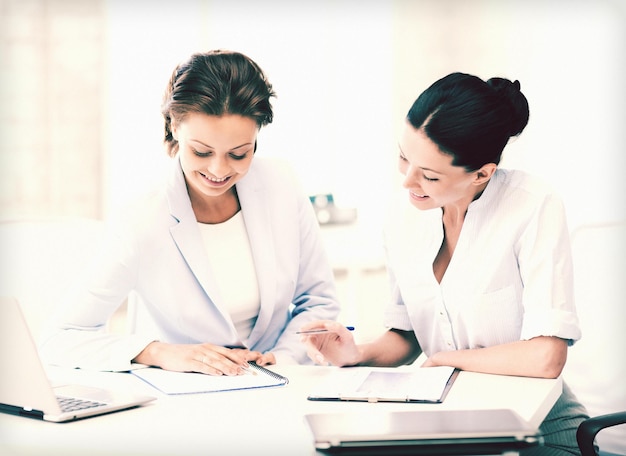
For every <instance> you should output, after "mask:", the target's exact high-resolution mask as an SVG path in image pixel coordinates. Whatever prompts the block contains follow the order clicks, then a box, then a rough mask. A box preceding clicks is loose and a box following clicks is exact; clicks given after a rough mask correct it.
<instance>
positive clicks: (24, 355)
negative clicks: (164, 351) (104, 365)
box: [0, 297, 156, 422]
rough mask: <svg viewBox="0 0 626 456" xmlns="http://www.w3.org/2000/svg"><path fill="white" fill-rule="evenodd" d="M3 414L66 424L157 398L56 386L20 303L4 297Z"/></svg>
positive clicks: (0, 307)
mask: <svg viewBox="0 0 626 456" xmlns="http://www.w3.org/2000/svg"><path fill="white" fill-rule="evenodd" d="M0 365H1V366H2V375H0V412H5V413H11V414H14V415H20V416H26V417H31V418H38V419H42V420H46V421H54V422H63V421H71V420H77V419H80V418H86V417H89V416H94V415H101V414H104V413H109V412H114V411H117V410H123V409H128V408H131V407H136V406H139V405H142V404H145V403H147V402H150V401H152V400H154V399H156V398H155V397H152V396H137V395H131V394H127V393H122V392H114V391H110V390H104V389H99V388H93V387H87V386H81V385H63V386H58V387H54V388H53V387H52V385H51V384H50V382H49V380H48V377H47V376H46V372H45V370H44V367H43V364H42V363H41V360H40V359H39V353H38V352H37V346H36V345H35V342H34V340H33V337H32V335H31V333H30V330H29V328H28V324H27V323H26V320H25V318H24V315H23V313H22V309H21V307H20V305H19V303H18V301H17V300H16V299H14V298H6V297H1V298H0Z"/></svg>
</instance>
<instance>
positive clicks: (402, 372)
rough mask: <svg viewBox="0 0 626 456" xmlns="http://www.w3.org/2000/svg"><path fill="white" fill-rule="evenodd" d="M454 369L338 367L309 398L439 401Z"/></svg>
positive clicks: (440, 367) (439, 367) (443, 367)
mask: <svg viewBox="0 0 626 456" xmlns="http://www.w3.org/2000/svg"><path fill="white" fill-rule="evenodd" d="M454 370H455V369H454V368H453V367H448V366H437V367H421V368H412V369H400V368H344V369H338V370H337V371H335V372H333V373H332V374H331V375H330V376H329V377H328V378H326V379H325V380H324V381H323V382H322V383H321V384H320V385H319V386H318V387H317V388H315V390H314V391H312V392H311V394H310V396H309V398H310V399H319V400H323V399H327V400H332V399H336V400H376V399H377V400H380V401H387V400H388V401H407V402H408V401H418V402H440V401H441V400H442V399H443V397H444V396H445V392H446V391H447V387H448V386H449V381H450V378H451V376H452V375H453V373H454Z"/></svg>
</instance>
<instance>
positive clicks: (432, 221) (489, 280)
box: [385, 169, 581, 356]
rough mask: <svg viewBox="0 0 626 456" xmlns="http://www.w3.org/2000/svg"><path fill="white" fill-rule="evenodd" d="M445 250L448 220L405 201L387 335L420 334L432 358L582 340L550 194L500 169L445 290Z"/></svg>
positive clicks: (391, 232)
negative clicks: (439, 274) (440, 268)
mask: <svg viewBox="0 0 626 456" xmlns="http://www.w3.org/2000/svg"><path fill="white" fill-rule="evenodd" d="M442 241H443V225H442V210H441V209H440V208H438V209H432V210H427V211H422V210H419V209H417V208H415V207H414V206H412V205H411V204H410V203H409V202H408V195H404V198H403V201H402V203H401V208H399V210H398V211H396V213H395V215H394V216H392V217H391V218H390V219H389V224H388V226H387V228H386V230H385V247H386V251H387V257H388V258H387V259H388V268H389V273H390V278H391V286H392V293H393V294H392V302H391V303H390V305H389V306H388V309H387V311H386V313H385V325H386V326H388V327H391V328H397V329H402V330H413V331H415V334H416V337H417V339H418V341H419V344H420V346H421V348H422V350H423V351H424V353H426V355H427V356H430V355H432V354H434V353H436V352H438V351H446V350H455V349H469V348H482V347H488V346H493V345H498V344H503V343H508V342H512V341H516V340H524V339H530V338H532V337H536V336H540V335H545V336H557V337H561V338H563V339H567V340H568V341H569V343H570V344H571V343H573V342H574V341H575V340H578V339H579V338H580V336H581V333H580V327H579V324H578V318H577V315H576V310H575V305H574V298H573V279H572V259H571V251H570V243H569V232H568V228H567V224H566V220H565V211H564V208H563V204H562V202H561V200H560V199H559V198H558V197H557V196H555V194H554V193H553V192H552V191H551V190H550V189H549V188H548V187H547V186H546V185H544V184H543V183H541V182H539V181H538V180H536V179H534V178H532V177H530V176H529V175H527V174H525V173H523V172H521V171H510V170H503V169H498V170H497V171H496V173H495V174H494V175H493V176H492V178H491V180H490V182H489V184H488V185H487V188H486V189H485V191H484V192H483V194H482V195H481V197H480V198H479V199H477V200H476V201H474V202H472V203H471V204H470V206H469V208H468V211H467V214H466V216H465V221H464V223H463V228H462V231H461V234H460V236H459V240H458V243H457V245H456V248H455V251H454V254H453V256H452V259H451V261H450V264H449V265H448V268H447V270H446V272H445V275H444V276H443V278H442V280H441V283H438V282H437V280H436V278H435V276H434V273H433V261H434V259H435V256H436V255H437V253H438V251H439V248H440V246H441V243H442Z"/></svg>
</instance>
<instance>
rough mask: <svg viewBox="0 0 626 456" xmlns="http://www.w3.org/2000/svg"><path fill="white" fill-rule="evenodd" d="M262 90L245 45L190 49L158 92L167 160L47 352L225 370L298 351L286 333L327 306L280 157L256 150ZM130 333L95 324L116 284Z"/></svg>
mask: <svg viewBox="0 0 626 456" xmlns="http://www.w3.org/2000/svg"><path fill="white" fill-rule="evenodd" d="M273 96H274V90H273V88H272V85H271V84H270V83H269V81H268V80H267V78H266V77H265V74H264V73H263V71H262V70H261V69H260V68H259V66H258V65H257V64H256V63H255V62H254V61H252V60H251V59H250V58H248V57H247V56H245V55H243V54H240V53H237V52H229V51H212V52H207V53H201V54H194V55H192V56H191V57H190V58H189V59H188V60H187V61H185V62H183V63H182V64H180V65H179V66H178V67H177V68H176V69H175V70H174V71H173V73H172V76H171V78H170V81H169V83H168V85H167V89H166V92H165V96H164V99H163V104H162V114H163V117H164V120H165V138H164V141H165V147H166V151H167V153H168V155H170V157H172V159H173V160H172V172H171V176H170V178H169V180H168V181H167V182H165V183H164V185H163V187H162V188H160V189H158V190H157V191H154V192H149V193H147V194H146V196H145V197H143V198H141V199H140V200H139V201H137V202H134V203H132V204H131V205H130V207H129V208H128V210H127V211H125V212H124V213H123V215H120V217H118V218H117V220H116V222H115V223H113V224H112V229H111V235H110V239H109V241H108V243H107V244H106V245H105V247H104V248H103V252H102V255H101V256H100V257H99V258H96V259H95V261H94V265H93V269H92V270H90V271H89V272H88V273H87V274H86V281H85V282H81V283H77V284H76V287H75V289H74V290H73V293H72V294H71V295H70V296H69V297H68V298H67V299H66V301H65V304H66V305H65V306H64V307H63V309H62V310H61V312H60V313H59V315H58V316H57V318H56V319H55V321H54V325H53V326H54V328H53V329H52V332H51V334H49V337H48V338H47V340H46V341H45V342H44V343H43V345H42V347H41V348H42V354H43V355H44V357H45V358H46V359H47V361H48V362H50V363H52V364H60V365H66V366H72V367H81V368H92V369H100V370H128V369H131V367H132V362H136V363H141V364H147V365H151V366H159V367H161V368H163V369H168V370H174V371H192V372H202V373H206V374H211V375H237V374H240V373H243V372H244V368H245V366H246V365H247V361H256V362H257V363H258V364H260V365H266V364H274V363H276V362H278V363H287V362H292V363H293V362H299V363H307V362H310V361H309V360H308V358H307V356H306V351H305V349H304V348H303V347H302V346H301V345H300V344H299V342H298V336H296V335H295V333H296V331H297V330H298V329H300V326H301V325H303V324H304V323H305V322H307V321H312V320H317V319H319V318H324V319H326V318H330V319H334V318H336V316H337V313H338V310H339V308H338V304H337V302H336V298H335V287H334V283H333V274H332V270H331V268H330V266H329V263H328V261H327V258H326V254H325V252H324V251H323V247H322V243H321V240H320V237H319V226H318V223H317V219H316V218H315V214H314V211H313V207H312V205H311V204H310V201H309V199H308V197H307V196H306V195H305V194H304V193H303V192H302V191H301V188H300V186H299V185H298V183H297V182H296V180H295V178H294V176H293V175H292V173H291V171H290V170H289V168H288V167H286V166H285V165H284V164H282V163H280V162H278V161H276V160H268V159H263V158H261V157H256V148H257V134H258V132H259V129H260V128H261V127H263V126H265V125H267V124H269V123H270V122H272V120H273V112H272V106H271V103H270V99H271V97H273ZM131 292H133V295H134V296H135V297H136V298H137V299H136V301H137V316H136V318H135V330H134V332H133V334H130V335H112V334H106V333H104V332H103V331H101V330H102V329H103V328H104V326H105V324H106V321H107V319H108V318H109V317H110V316H111V315H112V314H113V312H114V311H115V310H116V308H118V307H119V306H120V305H121V304H122V303H123V302H124V300H125V299H126V298H127V296H128V295H129V293H131Z"/></svg>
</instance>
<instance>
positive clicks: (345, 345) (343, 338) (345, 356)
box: [300, 320, 361, 367]
mask: <svg viewBox="0 0 626 456" xmlns="http://www.w3.org/2000/svg"><path fill="white" fill-rule="evenodd" d="M311 330H326V331H328V332H324V333H318V334H303V335H302V338H301V339H300V340H301V341H302V342H303V343H304V344H305V345H306V346H307V354H308V356H309V358H311V360H313V362H315V363H316V364H322V365H326V364H328V363H330V364H333V365H335V366H340V367H342V366H353V365H355V364H358V363H359V360H360V358H361V352H360V350H359V347H358V346H357V345H356V343H355V341H354V337H353V336H352V333H351V332H350V331H349V330H348V329H346V327H345V326H342V325H341V324H340V323H338V322H336V321H330V320H320V321H314V322H310V323H306V324H305V325H303V326H302V327H301V328H300V331H311Z"/></svg>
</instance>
